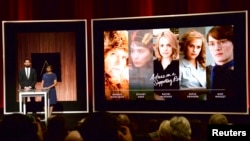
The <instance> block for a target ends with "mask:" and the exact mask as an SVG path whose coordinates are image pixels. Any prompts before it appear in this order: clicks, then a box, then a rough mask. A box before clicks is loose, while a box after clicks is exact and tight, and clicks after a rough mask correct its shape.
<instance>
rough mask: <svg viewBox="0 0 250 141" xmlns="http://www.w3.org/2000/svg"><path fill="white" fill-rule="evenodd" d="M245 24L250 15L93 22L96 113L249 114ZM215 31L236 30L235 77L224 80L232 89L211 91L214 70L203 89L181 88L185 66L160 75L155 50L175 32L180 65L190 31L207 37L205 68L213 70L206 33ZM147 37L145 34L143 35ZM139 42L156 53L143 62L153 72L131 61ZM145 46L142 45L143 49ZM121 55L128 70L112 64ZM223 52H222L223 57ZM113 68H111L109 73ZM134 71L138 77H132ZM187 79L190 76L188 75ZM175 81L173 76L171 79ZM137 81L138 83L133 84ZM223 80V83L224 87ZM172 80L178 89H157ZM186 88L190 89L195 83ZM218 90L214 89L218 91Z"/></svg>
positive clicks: (205, 75) (208, 72)
mask: <svg viewBox="0 0 250 141" xmlns="http://www.w3.org/2000/svg"><path fill="white" fill-rule="evenodd" d="M247 21H248V15H247V11H229V12H217V13H200V14H183V15H162V16H149V17H125V18H106V19H105V18H104V19H93V20H92V33H93V34H92V45H93V47H92V50H93V51H92V52H93V64H94V65H93V71H94V73H93V96H94V98H93V111H103V110H105V111H110V112H114V113H119V112H123V113H156V114H158V113H185V114H211V113H224V114H248V95H249V92H248V91H249V90H248V87H249V84H248V79H249V78H248V71H249V70H248V23H247ZM214 26H222V27H227V26H229V27H232V28H233V32H232V34H233V37H232V39H231V40H232V42H233V49H232V50H231V51H232V52H233V55H232V56H233V60H231V61H230V62H233V63H234V66H233V69H232V70H233V71H232V77H226V78H230V79H231V80H226V79H225V81H227V82H228V83H229V84H230V86H229V87H220V88H215V87H209V86H208V84H209V80H210V76H209V74H210V73H211V71H208V70H207V71H206V72H205V73H204V75H200V78H201V77H203V78H204V79H203V80H205V79H206V80H205V82H204V85H203V84H202V85H201V86H202V87H199V88H198V87H192V86H191V87H189V88H182V85H181V81H184V79H181V78H182V77H184V78H185V77H186V76H183V74H182V76H181V75H180V74H181V73H183V72H185V71H186V70H184V69H183V68H182V67H181V66H180V67H178V66H177V67H175V69H177V70H178V73H179V74H178V73H171V74H170V73H169V74H165V75H156V73H155V71H156V70H157V69H156V66H157V64H156V63H154V61H156V59H157V55H156V53H157V52H156V50H155V48H156V45H157V37H158V36H159V35H160V34H162V33H163V32H164V31H171V32H172V33H173V34H174V35H175V36H176V37H175V38H177V44H178V45H177V47H176V49H177V50H178V51H179V54H178V55H179V58H178V59H175V62H176V63H177V64H178V63H179V64H181V61H180V60H181V59H183V58H184V50H181V49H180V40H181V38H182V36H184V34H185V33H187V32H188V31H191V30H195V31H197V32H199V33H201V34H202V35H203V36H204V38H205V43H204V46H205V47H204V49H205V50H204V51H203V52H205V55H204V56H205V57H203V60H205V68H206V69H208V66H209V65H214V64H215V61H214V59H213V57H212V54H211V52H210V50H209V48H211V46H212V43H210V42H209V43H208V42H207V38H206V37H207V34H208V31H209V30H210V29H211V28H212V27H214ZM143 32H144V33H145V34H142V33H143ZM146 33H147V34H146ZM146 35H147V36H146ZM144 37H145V38H144ZM146 37H147V38H146ZM149 37H150V39H149ZM140 38H141V39H140ZM144 39H145V40H144ZM138 40H140V42H141V43H143V45H145V46H146V47H147V48H149V49H150V51H151V53H152V55H151V57H148V58H149V59H148V58H145V59H144V60H150V61H149V62H151V63H148V64H149V65H148V66H150V67H148V68H149V71H146V70H145V68H142V67H141V68H140V67H139V65H138V64H139V61H137V62H136V61H134V60H136V59H134V60H133V58H135V57H133V56H132V55H133V54H135V53H136V48H135V45H134V44H136V43H135V41H137V42H138ZM147 40H148V41H149V42H150V45H148V42H146V41H147ZM227 41H228V40H226V39H220V40H219V41H218V42H216V44H221V43H223V44H224V42H227ZM208 44H209V45H210V46H208ZM143 45H141V46H140V45H138V46H139V47H142V46H143ZM118 47H119V48H118ZM110 50H111V52H110ZM118 50H119V51H120V52H119V51H118ZM121 50H122V51H121ZM121 52H123V56H122V57H120V58H119V61H116V63H117V62H122V61H125V62H123V64H124V66H122V67H120V68H119V66H116V65H115V63H114V61H113V60H115V59H116V57H117V56H118V54H119V53H120V54H121ZM124 52H125V53H124ZM142 52H143V51H142V50H141V53H142ZM225 53H226V52H222V53H221V54H225ZM221 54H217V55H221ZM112 55H113V58H112V59H109V58H108V57H110V56H112ZM107 56H108V57H107ZM138 56H139V55H138ZM107 58H108V59H109V60H108V59H107ZM117 58H118V57H117ZM138 58H139V57H138ZM204 58H205V59H204ZM125 59H126V60H125ZM116 60H118V59H116ZM112 63H113V64H112ZM203 63H204V62H203ZM117 64H118V63H117ZM120 64H122V63H120ZM112 65H113V66H112ZM109 67H110V68H112V69H109ZM143 69H144V70H143ZM120 70H123V71H120ZM133 70H136V71H138V72H137V73H134V72H133ZM230 71H231V70H230ZM185 75H190V74H188V73H187V72H186V74H185ZM172 76H174V77H173V78H171V77H172ZM163 78H166V79H165V80H161V82H160V81H158V80H160V79H163ZM168 78H171V79H168ZM200 78H198V79H200ZM213 78H214V73H213ZM136 79H138V80H139V81H134V80H136ZM213 80H214V79H213ZM223 80H224V79H223ZM223 80H219V81H222V82H223ZM150 81H153V82H150ZM174 81H176V82H177V83H178V81H179V85H177V87H176V88H173V87H171V88H168V87H167V86H166V87H164V88H162V89H157V85H165V84H168V83H169V84H170V82H171V84H172V82H174ZM185 81H187V82H186V83H188V81H189V79H187V78H186V80H185ZM214 82H215V81H214ZM164 83H165V84H164ZM223 83H224V82H223ZM188 85H191V83H189V84H188ZM218 85H219V84H216V86H218ZM144 86H145V87H144ZM213 86H214V85H213ZM159 97H160V98H159Z"/></svg>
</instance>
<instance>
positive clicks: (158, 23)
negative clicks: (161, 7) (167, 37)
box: [91, 11, 249, 115]
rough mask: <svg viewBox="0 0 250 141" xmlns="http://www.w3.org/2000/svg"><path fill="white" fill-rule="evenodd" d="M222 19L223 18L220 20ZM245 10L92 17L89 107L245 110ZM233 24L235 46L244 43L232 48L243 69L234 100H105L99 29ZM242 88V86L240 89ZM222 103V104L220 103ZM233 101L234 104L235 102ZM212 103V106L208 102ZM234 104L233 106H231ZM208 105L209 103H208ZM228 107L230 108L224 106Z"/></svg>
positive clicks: (117, 110) (144, 110) (146, 110)
mask: <svg viewBox="0 0 250 141" xmlns="http://www.w3.org/2000/svg"><path fill="white" fill-rule="evenodd" d="M222 19H223V20H222ZM247 19H248V16H247V11H229V12H214V13H200V14H183V15H163V16H148V17H125V18H104V19H92V21H91V22H92V23H91V24H92V53H93V55H92V61H93V66H92V67H93V72H94V73H93V76H92V77H93V84H92V85H93V111H104V110H105V111H109V112H113V113H121V112H122V113H155V114H162V113H182V114H211V113H224V114H239V115H241V114H248V95H249V94H248V93H249V92H248V86H249V84H248V81H247V79H248V49H247V45H248V36H247V35H248V23H247V21H248V20H247ZM228 24H230V25H235V27H236V28H237V29H239V31H236V40H238V41H242V40H244V42H241V43H237V45H236V46H245V48H244V49H243V50H240V49H239V48H238V49H237V48H236V49H235V53H234V55H235V58H236V67H237V65H238V72H240V73H244V75H243V76H240V78H239V79H237V80H238V81H239V82H241V83H242V82H243V86H241V85H237V86H236V87H238V88H239V93H243V94H242V95H240V96H239V99H238V101H235V102H233V103H231V102H228V101H223V100H222V101H214V102H204V101H192V102H187V103H185V102H183V101H168V102H167V103H166V102H159V101H157V102H156V101H107V100H105V98H104V81H102V80H103V79H102V78H104V73H103V74H102V73H100V70H104V57H103V48H102V47H103V31H112V30H135V29H157V28H176V27H183V28H185V27H206V26H214V25H228ZM242 89H243V90H242ZM222 103H223V104H222ZM236 104H237V106H235V105H236ZM212 105H213V106H212ZM232 105H234V106H232ZM211 106H212V107H211ZM228 107H230V108H228Z"/></svg>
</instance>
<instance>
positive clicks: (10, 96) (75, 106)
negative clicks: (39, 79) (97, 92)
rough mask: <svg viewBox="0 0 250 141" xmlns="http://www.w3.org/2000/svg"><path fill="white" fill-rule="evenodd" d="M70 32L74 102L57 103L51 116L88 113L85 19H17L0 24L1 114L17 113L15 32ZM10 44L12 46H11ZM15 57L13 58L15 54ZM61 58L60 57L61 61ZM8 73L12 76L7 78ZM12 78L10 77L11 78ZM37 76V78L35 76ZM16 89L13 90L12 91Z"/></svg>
mask: <svg viewBox="0 0 250 141" xmlns="http://www.w3.org/2000/svg"><path fill="white" fill-rule="evenodd" d="M30 32H31V33H32V32H35V33H39V32H53V33H54V32H55V33H60V32H72V33H73V34H75V35H76V36H75V44H76V45H75V51H74V52H75V55H76V62H74V63H76V78H77V80H75V81H76V86H75V87H76V97H77V98H76V99H77V100H76V101H58V104H60V105H59V106H58V107H59V108H58V109H57V110H55V111H53V113H89V94H88V92H89V91H88V88H89V87H88V82H87V81H88V74H87V73H88V67H87V63H88V56H87V20H86V19H79V20H19V21H2V35H3V36H2V39H3V67H4V69H3V79H4V87H3V88H4V91H3V92H4V114H11V113H16V112H19V107H18V105H19V104H18V103H19V102H18V101H16V98H15V97H16V91H18V86H16V84H18V83H16V81H17V79H16V77H17V74H16V73H15V72H17V71H18V70H17V69H18V67H17V63H16V62H17V57H16V56H18V52H17V47H16V46H15V44H17V43H15V42H17V34H18V33H30ZM13 41H14V43H13ZM15 54H16V55H15ZM61 59H63V58H61ZM8 72H11V73H12V74H13V75H10V73H8ZM13 76H14V77H13ZM38 76H39V75H38ZM13 88H16V89H13Z"/></svg>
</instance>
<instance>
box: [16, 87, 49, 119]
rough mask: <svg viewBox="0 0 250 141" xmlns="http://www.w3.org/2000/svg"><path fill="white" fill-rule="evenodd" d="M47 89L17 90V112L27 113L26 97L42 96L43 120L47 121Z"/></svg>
mask: <svg viewBox="0 0 250 141" xmlns="http://www.w3.org/2000/svg"><path fill="white" fill-rule="evenodd" d="M48 92H49V90H43V89H31V90H24V89H21V90H19V112H20V113H23V114H25V115H26V114H27V112H26V101H25V98H26V97H37V96H42V97H44V121H45V123H47V121H48V116H49V105H50V104H49V95H48Z"/></svg>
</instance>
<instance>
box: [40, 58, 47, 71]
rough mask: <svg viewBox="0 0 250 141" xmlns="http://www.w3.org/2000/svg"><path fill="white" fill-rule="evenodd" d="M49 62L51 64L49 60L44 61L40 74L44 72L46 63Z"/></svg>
mask: <svg viewBox="0 0 250 141" xmlns="http://www.w3.org/2000/svg"><path fill="white" fill-rule="evenodd" d="M48 64H49V63H48V62H47V60H45V61H44V63H43V67H42V70H41V73H40V75H42V74H43V70H44V67H45V65H48Z"/></svg>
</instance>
